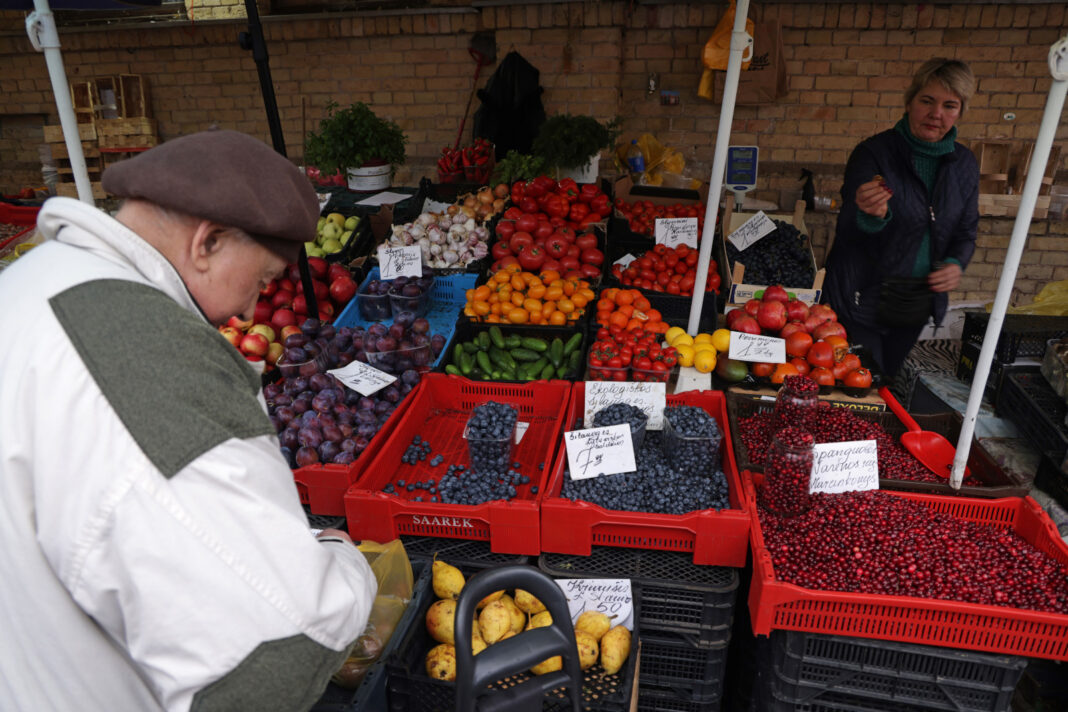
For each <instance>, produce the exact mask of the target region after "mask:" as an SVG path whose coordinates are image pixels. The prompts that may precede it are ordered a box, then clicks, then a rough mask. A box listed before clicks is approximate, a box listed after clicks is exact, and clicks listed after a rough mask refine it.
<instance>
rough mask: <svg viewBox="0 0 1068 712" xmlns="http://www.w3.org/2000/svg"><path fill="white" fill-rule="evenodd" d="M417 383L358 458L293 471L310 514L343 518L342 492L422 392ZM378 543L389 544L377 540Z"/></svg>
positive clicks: (343, 499)
mask: <svg viewBox="0 0 1068 712" xmlns="http://www.w3.org/2000/svg"><path fill="white" fill-rule="evenodd" d="M422 386H423V383H422V381H420V382H419V383H418V384H417V385H416V386H415V388H413V389H412V391H411V392H410V393H409V394H408V395H407V396H405V398H404V399H403V400H402V401H401V402H400V403H398V404H397V408H396V410H394V411H393V413H392V414H391V415H390V416H389V418H387V419H386V422H385V423H383V424H382V427H381V428H379V430H378V432H377V433H375V436H374V437H373V438H371V442H370V443H368V444H367V447H366V448H365V449H364V451H363V452H361V453H360V456H359V457H357V458H356V459H355V460H354V461H353V462H352V464H351V465H334V464H319V465H308V466H306V467H301V468H298V469H296V470H293V479H294V480H296V483H297V494H299V495H300V503H301V504H306V505H308V508H309V509H311V512H312V514H322V515H326V516H337V517H343V516H345V491H346V490H348V488H349V487H350V486H352V484H353V483H354V482H356V480H358V479H359V478H360V475H362V474H363V473H364V471H365V470H366V469H367V466H368V465H369V464H370V463H371V460H373V459H374V457H375V454H376V453H377V452H378V449H379V448H380V447H381V446H382V445H383V444H384V443H385V442H386V440H387V439H388V438H389V436H390V433H392V432H393V431H394V430H395V429H396V427H397V424H398V423H400V421H401V419H402V418H403V417H404V413H405V412H406V411H407V410H408V405H409V404H410V403H411V402H412V400H413V398H414V396H415V394H416V393H417V392H418V391H419V389H420V388H422ZM378 541H389V540H388V539H379V540H378Z"/></svg>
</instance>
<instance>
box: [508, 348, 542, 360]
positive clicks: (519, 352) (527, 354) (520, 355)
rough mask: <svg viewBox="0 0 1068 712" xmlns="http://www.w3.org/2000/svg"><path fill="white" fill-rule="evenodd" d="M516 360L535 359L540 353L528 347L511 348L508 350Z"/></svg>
mask: <svg viewBox="0 0 1068 712" xmlns="http://www.w3.org/2000/svg"><path fill="white" fill-rule="evenodd" d="M508 353H509V354H511V356H512V358H513V359H515V360H516V361H537V360H538V359H539V358H541V354H539V353H538V352H537V351H531V350H530V349H512V350H511V351H509V352H508Z"/></svg>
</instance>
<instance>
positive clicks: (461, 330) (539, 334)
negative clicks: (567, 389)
mask: <svg viewBox="0 0 1068 712" xmlns="http://www.w3.org/2000/svg"><path fill="white" fill-rule="evenodd" d="M493 326H497V327H499V328H500V330H501V333H502V334H504V336H505V337H508V336H509V335H510V334H515V335H517V336H521V337H524V336H530V337H533V338H536V339H544V340H545V341H546V343H548V344H549V345H550V346H551V345H552V341H553V339H554V338H559V339H560V340H561V341H563V342H564V343H565V344H566V343H567V341H568V340H569V339H570V338H571V337H573V336H574V335H575V334H582V340H581V341H580V342H579V345H578V346H577V347H576V349H575V350H576V351H578V352H579V353H581V354H583V358H582V360H580V361H579V365H578V366H577V367H576V368H575V370H574V371H571V372H569V373H568V374H567V375H566V376H565V377H564V379H560V377H559V376H557V375H553V377H552V378H553V379H554V380H568V381H574V380H578V379H581V378H582V374H583V373H584V372H585V371H586V360H585V353H586V347H587V346H588V344H589V335H588V332H587V330H586V329H585V328H582V327H579V326H577V325H572V326H537V325H526V324H524V325H518V324H496V325H495V324H483V323H479V322H473V321H470V320H469V319H464V318H462V317H461V318H460V319H458V320H457V322H456V331H455V332H454V333H453V337H452V339H451V340H450V341H449V343H448V344H446V346H445V348H446V349H447V351H446V354H445V357H444V358H442V359H441V363H440V364H438V367H437V368H436V369H435V370H437V371H441V372H445V366H447V365H449V364H453V365H456V364H455V363H454V361H453V350H454V348H455V347H456V344H461V343H464V342H465V341H471V340H472V339H475V338H477V337H478V335H479V333H481V332H483V331H486V332H488V331H489V330H490V328H491V327H493ZM564 358H565V363H566V360H567V359H568V358H569V356H565V357H564ZM467 378H472V377H470V376H467ZM472 380H478V379H475V378H472ZM486 380H494V379H486ZM497 382H498V383H500V382H508V381H504V380H503V379H501V380H498V381H497Z"/></svg>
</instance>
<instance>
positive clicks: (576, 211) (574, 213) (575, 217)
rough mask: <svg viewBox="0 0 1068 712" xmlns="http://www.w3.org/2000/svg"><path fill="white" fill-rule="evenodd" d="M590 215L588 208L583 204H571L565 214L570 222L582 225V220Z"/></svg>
mask: <svg viewBox="0 0 1068 712" xmlns="http://www.w3.org/2000/svg"><path fill="white" fill-rule="evenodd" d="M589 214H590V208H589V206H587V205H586V204H585V203H573V204H572V205H571V210H570V212H568V214H567V219H568V220H570V221H572V222H577V223H580V224H581V223H582V219H583V218H584V217H586V216H587V215H589Z"/></svg>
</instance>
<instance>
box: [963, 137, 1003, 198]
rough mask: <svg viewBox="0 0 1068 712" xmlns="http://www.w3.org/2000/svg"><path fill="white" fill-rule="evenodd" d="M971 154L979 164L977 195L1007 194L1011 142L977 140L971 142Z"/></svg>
mask: <svg viewBox="0 0 1068 712" xmlns="http://www.w3.org/2000/svg"><path fill="white" fill-rule="evenodd" d="M972 152H973V153H974V154H975V158H976V160H977V161H978V162H979V193H980V194H983V193H987V194H992V195H993V194H1001V193H1007V192H1008V188H1009V165H1010V163H1011V158H1012V142H1011V141H987V140H984V139H979V140H976V141H973V142H972Z"/></svg>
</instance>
